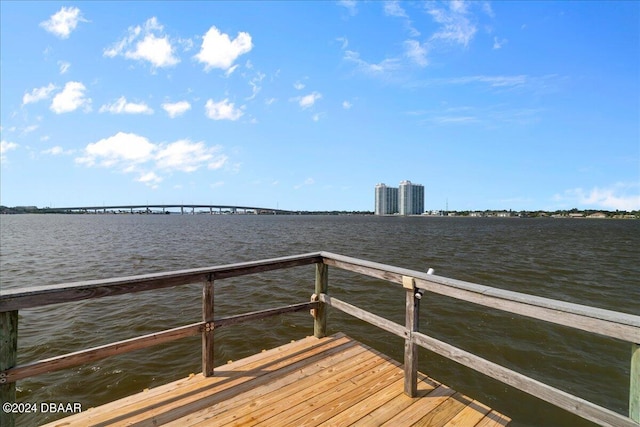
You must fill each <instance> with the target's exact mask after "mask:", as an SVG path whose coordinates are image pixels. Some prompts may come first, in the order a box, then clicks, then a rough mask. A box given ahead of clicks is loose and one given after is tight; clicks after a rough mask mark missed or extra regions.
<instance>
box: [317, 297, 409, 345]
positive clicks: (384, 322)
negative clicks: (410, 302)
mask: <svg viewBox="0 0 640 427" xmlns="http://www.w3.org/2000/svg"><path fill="white" fill-rule="evenodd" d="M319 298H320V301H322V302H324V303H326V304H327V305H328V306H329V307H332V308H336V309H338V310H340V311H342V312H344V313H347V314H349V315H351V316H353V317H355V318H357V319H360V320H364V321H365V322H367V323H370V324H372V325H374V326H377V327H378V328H380V329H384V330H385V331H387V332H391V333H392V334H395V335H398V336H399V337H402V338H406V337H407V330H406V329H405V327H404V326H402V325H399V324H397V323H396V322H392V321H391V320H388V319H385V318H384V317H381V316H378V315H376V314H373V313H371V312H369V311H366V310H363V309H361V308H359V307H356V306H355V305H351V304H349V303H347V302H344V301H341V300H339V299H338V298H335V297H331V296H329V295H324V294H322V295H320V296H319Z"/></svg>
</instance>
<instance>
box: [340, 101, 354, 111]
mask: <svg viewBox="0 0 640 427" xmlns="http://www.w3.org/2000/svg"><path fill="white" fill-rule="evenodd" d="M351 107H353V104H352V103H350V102H349V101H342V108H344V109H345V110H348V109H349V108H351Z"/></svg>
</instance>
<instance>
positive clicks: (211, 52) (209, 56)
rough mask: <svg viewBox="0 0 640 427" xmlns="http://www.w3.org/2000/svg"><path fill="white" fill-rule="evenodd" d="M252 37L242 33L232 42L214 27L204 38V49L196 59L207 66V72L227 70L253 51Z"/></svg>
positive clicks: (226, 35) (202, 48)
mask: <svg viewBox="0 0 640 427" xmlns="http://www.w3.org/2000/svg"><path fill="white" fill-rule="evenodd" d="M251 48H253V44H252V43H251V35H250V34H249V33H245V32H240V33H238V35H237V36H236V38H235V39H233V40H231V39H230V38H229V35H228V34H224V33H221V32H220V31H219V30H218V29H217V28H216V27H214V26H212V27H211V28H209V31H207V33H206V34H205V35H204V37H203V38H202V47H201V48H200V52H198V54H197V55H196V56H195V58H196V59H197V60H198V61H200V62H202V63H204V64H205V67H204V69H205V71H209V70H211V69H212V68H221V69H223V70H227V69H229V68H231V66H232V65H233V63H234V61H235V60H236V59H237V58H238V57H239V56H240V55H242V54H245V53H247V52H249V51H251Z"/></svg>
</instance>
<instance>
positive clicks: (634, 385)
mask: <svg viewBox="0 0 640 427" xmlns="http://www.w3.org/2000/svg"><path fill="white" fill-rule="evenodd" d="M629 377H630V386H629V418H631V419H632V420H633V421H635V422H637V423H640V344H635V343H634V344H631V370H630V372H629Z"/></svg>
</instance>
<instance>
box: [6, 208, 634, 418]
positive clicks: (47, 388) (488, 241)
mask: <svg viewBox="0 0 640 427" xmlns="http://www.w3.org/2000/svg"><path fill="white" fill-rule="evenodd" d="M0 231H1V233H0V242H1V246H0V286H1V287H2V290H6V289H14V288H25V287H31V286H40V285H49V284H57V283H64V282H74V281H80V280H87V279H100V278H110V277H116V276H129V275H136V274H144V273H151V272H160V271H168V270H178V269H185V268H194V267H204V266H210V265H220V264H227V263H235V262H242V261H251V260H257V259H262V258H273V257H278V256H286V255H293V254H298V253H306V252H313V251H318V250H327V251H331V252H336V253H340V254H344V255H350V256H354V257H359V258H363V259H368V260H372V261H378V262H383V263H387V264H391V265H396V266H400V267H406V268H411V269H416V270H422V271H426V270H427V269H428V268H429V267H432V268H434V269H435V270H436V273H437V274H439V275H443V276H448V277H453V278H456V279H461V280H468V281H472V282H476V283H481V284H486V285H490V286H496V287H500V288H504V289H509V290H514V291H518V292H525V293H530V294H535V295H540V296H544V297H548V298H555V299H559V300H562V301H569V302H574V303H579V304H586V305H592V306H595V307H601V308H606V309H611V310H618V311H622V312H627V313H632V314H640V309H639V306H638V304H637V301H640V286H639V283H638V277H640V263H638V259H640V221H612V220H558V219H498V218H394V217H384V218H380V217H357V216H339V217H338V216H320V217H315V216H250V215H248V216H242V215H238V216H209V215H195V216H192V215H184V216H180V215H148V216H146V215H19V216H2V217H1V218H0ZM329 271H330V273H329V277H330V279H329V292H330V293H331V294H334V295H336V296H337V297H339V298H341V299H345V300H347V301H348V302H350V303H352V304H356V305H358V306H360V307H362V308H365V309H368V310H370V311H373V312H375V313H377V314H380V315H382V316H384V317H387V318H389V319H391V320H394V321H396V322H399V323H403V319H404V294H403V292H402V291H401V290H400V288H399V287H398V286H396V285H392V284H388V283H386V282H383V281H379V280H375V279H371V278H367V277H363V276H358V275H355V274H352V273H347V272H340V271H337V270H336V269H332V268H330V270H329ZM313 283H314V270H313V268H312V267H311V266H306V267H298V268H294V269H290V270H281V271H276V272H269V273H263V274H258V275H253V276H246V277H240V278H234V279H226V280H221V281H218V282H216V284H215V286H216V300H215V303H216V306H215V310H216V317H218V316H225V315H230V314H236V313H242V312H246V311H253V310H257V309H260V308H266V307H274V306H279V305H284V304H292V303H296V302H302V301H308V300H309V296H310V294H311V293H312V292H313ZM200 295H201V289H200V286H199V285H198V284H194V285H189V286H184V287H180V288H174V289H163V290H159V291H152V292H143V293H140V294H133V295H122V296H117V297H110V298H104V299H98V300H91V301H83V302H79V303H73V304H62V305H56V306H47V307H42V308H37V309H30V310H22V311H21V312H20V326H19V327H20V330H19V362H21V363H23V362H28V361H33V360H37V359H40V358H45V357H51V356H55V355H58V354H63V353H66V352H70V351H74V350H79V349H83V348H87V347H91V346H96V345H101V344H106V343H109V342H113V341H116V340H120V339H126V338H130V337H134V336H138V335H142V334H146V333H151V332H154V331H159V330H163V329H167V328H171V327H175V326H180V325H184V324H187V323H191V322H196V321H199V319H200V317H201V313H200V310H201V308H200V307H201V303H200ZM421 305H422V306H421V319H420V326H421V331H422V332H425V333H427V334H429V335H432V336H434V337H436V338H439V339H442V340H444V341H447V342H449V343H451V344H454V345H456V346H459V347H461V348H464V349H466V350H469V351H472V352H474V353H477V354H479V355H482V356H484V357H486V358H488V359H490V360H492V361H494V362H497V363H499V364H503V365H505V366H507V367H511V368H513V369H515V370H517V371H520V372H523V373H526V374H527V375H530V376H532V377H534V378H537V379H540V380H543V381H545V382H547V383H549V384H551V385H553V386H555V387H558V388H561V389H563V390H567V391H569V392H571V393H574V394H577V395H579V396H581V397H584V398H586V399H588V400H591V401H593V402H595V403H598V404H601V405H604V406H606V407H609V408H611V409H613V410H615V411H618V412H620V413H626V411H627V399H628V384H629V354H630V349H629V345H628V344H626V343H620V342H618V341H616V340H609V339H604V338H600V337H597V336H594V335H591V334H587V333H583V332H580V331H573V330H570V329H568V328H564V327H560V326H554V325H548V324H545V323H544V322H538V321H532V320H528V319H525V318H521V317H519V316H515V315H512V314H508V313H502V312H497V311H491V310H488V309H485V308H480V307H476V306H474V305H472V304H467V303H462V302H459V301H454V300H451V299H449V298H446V297H440V296H436V295H425V298H424V300H423V302H422V304H421ZM312 323H313V322H312V320H311V318H310V316H309V315H308V314H307V313H297V314H291V315H286V316H282V317H279V318H274V319H267V320H263V321H260V322H255V323H249V324H244V325H239V326H233V327H229V328H223V329H221V330H219V331H218V332H217V333H216V350H215V351H216V358H217V361H216V362H217V364H222V363H226V361H227V360H229V359H238V358H240V357H244V356H246V355H249V354H252V353H254V352H257V351H259V350H261V349H263V348H269V347H274V346H277V345H280V344H283V343H285V342H288V341H290V340H291V339H298V338H302V337H304V336H306V335H310V334H312V333H313V331H312V327H313V325H312ZM329 329H330V332H337V331H344V332H346V333H347V334H349V335H351V336H353V337H354V338H357V339H359V340H361V341H363V342H365V343H366V344H369V345H371V346H373V347H374V348H377V349H379V350H381V351H383V352H385V353H387V354H389V355H390V356H392V357H394V358H396V359H397V360H402V352H403V343H402V340H400V339H399V338H397V337H395V336H392V335H390V334H388V333H386V332H384V331H381V330H378V329H376V328H374V327H372V326H369V325H366V324H364V323H362V322H360V321H357V320H354V319H352V318H350V317H349V316H347V315H345V314H342V313H339V312H335V311H334V312H330V314H329ZM419 358H420V364H419V366H420V369H421V370H422V371H424V372H428V373H429V374H430V375H431V376H433V377H434V378H436V379H438V380H440V381H443V382H445V383H447V384H449V385H450V386H452V387H454V388H455V389H457V390H458V391H461V392H463V393H466V394H469V395H471V396H473V397H477V398H479V400H482V401H484V402H485V403H487V404H488V405H490V406H492V407H495V408H496V409H498V410H501V411H502V412H504V413H506V414H508V415H510V416H511V417H513V418H514V422H513V424H512V425H515V426H538V425H567V426H574V425H578V426H580V425H585V426H586V425H590V424H589V423H587V422H584V421H581V420H579V419H577V418H575V417H573V416H570V415H568V414H566V413H565V412H564V411H561V410H557V409H553V408H551V407H549V406H548V405H546V404H544V403H542V402H540V401H538V400H537V399H534V398H530V397H528V396H526V395H524V394H522V393H520V392H517V391H515V390H513V389H511V388H509V387H507V386H505V385H503V384H500V383H498V382H495V381H492V380H488V379H486V378H485V377H484V376H482V375H480V374H477V373H475V372H473V371H471V370H468V369H466V368H462V367H460V366H459V365H457V364H455V363H453V362H450V361H447V360H445V359H443V358H440V357H438V356H435V355H432V354H430V353H428V352H426V351H423V350H421V351H420V355H419ZM199 371H200V342H199V339H198V338H197V337H194V338H189V339H184V340H182V341H178V342H174V343H170V344H166V345H162V346H159V347H154V348H151V349H147V350H141V351H137V352H134V353H128V354H125V355H121V356H117V357H113V358H109V359H106V360H103V361H100V362H97V363H94V364H89V365H85V366H81V367H77V368H73V369H69V370H66V371H61V372H57V373H52V374H47V375H42V376H38V377H34V378H30V379H28V380H24V381H20V382H19V383H18V400H19V401H20V402H41V401H64V402H67V401H69V402H81V403H82V404H83V408H85V409H86V408H89V407H92V406H96V405H99V404H101V403H104V402H107V401H110V400H113V399H116V398H119V397H123V396H126V395H128V394H131V393H133V392H138V391H141V390H143V389H144V388H149V387H154V386H157V385H159V384H163V383H166V382H168V381H171V380H174V379H178V378H182V377H185V376H187V375H188V374H189V373H191V372H199ZM50 419H53V418H50V417H49V416H42V415H37V416H35V417H34V416H23V417H22V418H19V419H18V421H19V422H18V424H19V425H24V426H29V425H33V424H36V423H42V422H44V421H47V420H50Z"/></svg>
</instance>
